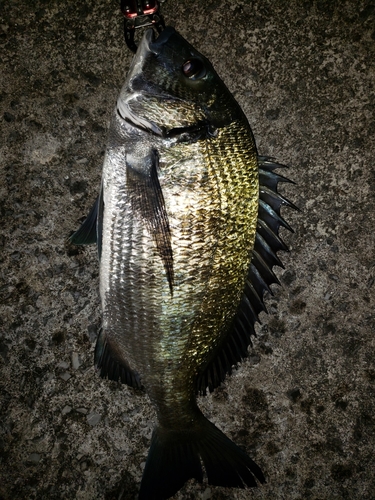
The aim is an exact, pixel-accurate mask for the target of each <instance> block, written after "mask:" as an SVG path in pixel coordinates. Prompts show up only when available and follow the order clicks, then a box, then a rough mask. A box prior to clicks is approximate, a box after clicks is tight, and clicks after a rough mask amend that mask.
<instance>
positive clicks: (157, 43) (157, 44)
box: [144, 26, 176, 55]
mask: <svg viewBox="0 0 375 500" xmlns="http://www.w3.org/2000/svg"><path fill="white" fill-rule="evenodd" d="M175 34H176V30H175V29H174V28H172V26H167V27H166V28H164V29H163V31H162V32H161V33H160V34H159V36H158V37H157V38H156V40H155V37H154V39H153V40H150V38H148V42H149V45H148V46H149V50H150V51H151V52H153V53H154V54H156V55H157V54H159V52H160V49H161V47H162V46H163V45H165V44H166V43H168V41H169V39H170V38H171V36H173V35H175ZM144 36H145V35H144ZM148 37H150V35H148Z"/></svg>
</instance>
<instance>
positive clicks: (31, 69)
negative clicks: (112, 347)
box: [0, 0, 375, 500]
mask: <svg viewBox="0 0 375 500" xmlns="http://www.w3.org/2000/svg"><path fill="white" fill-rule="evenodd" d="M0 12H1V16H2V19H1V21H0V45H1V47H0V61H1V63H0V64H1V70H0V108H1V112H0V120H1V122H0V123H1V127H0V133H1V137H0V165H1V169H0V176H1V178H0V213H1V227H0V230H1V236H0V247H1V253H0V260H1V284H0V293H1V299H0V371H1V376H0V391H1V410H0V412H1V414H0V497H1V498H2V499H4V500H8V499H16V498H17V499H38V500H39V499H56V500H57V499H58V500H61V499H69V500H70V499H73V498H75V499H79V500H93V499H103V500H112V499H123V500H126V499H134V498H136V496H137V492H138V489H139V484H140V479H141V475H142V469H143V466H144V462H145V459H146V455H147V449H148V445H149V442H150V437H151V432H152V427H153V422H154V419H155V414H154V410H153V409H152V408H151V407H150V405H149V401H148V399H147V397H146V396H145V395H143V394H142V393H140V392H136V391H133V390H131V389H129V388H127V387H122V386H120V385H119V384H116V383H113V382H108V381H105V380H101V379H99V377H98V376H97V374H96V373H95V370H94V368H93V348H94V343H95V338H96V335H97V332H98V328H99V326H100V307H99V300H98V263H97V258H96V251H95V249H94V248H84V249H82V248H73V247H71V246H69V245H68V244H67V242H66V237H67V235H68V234H69V233H70V231H71V230H73V229H75V228H77V226H78V224H79V220H80V218H81V217H82V216H84V215H85V214H86V213H87V211H88V209H89V208H90V206H91V204H92V202H93V200H94V199H95V197H96V193H97V191H98V187H99V182H100V168H101V163H102V160H103V153H104V149H105V143H106V131H107V126H108V119H109V116H110V113H111V111H112V109H113V106H114V103H115V99H116V96H117V94H118V91H119V89H120V87H121V85H122V83H123V80H124V76H125V74H126V72H127V68H128V66H129V62H130V58H131V55H130V53H129V52H128V50H127V49H126V47H125V45H124V42H123V37H122V20H121V16H120V15H119V13H118V10H117V3H116V2H114V1H113V0H80V1H79V2H61V1H58V0H50V1H46V0H34V1H26V0H6V1H1V2H0ZM164 14H165V18H166V20H167V22H168V23H170V24H172V25H175V26H176V28H178V29H179V30H180V31H181V33H182V34H183V35H184V36H185V37H186V38H187V39H188V40H190V42H191V43H193V44H194V45H195V46H196V47H197V48H198V49H199V50H201V51H202V52H203V53H204V54H205V55H206V56H207V57H208V58H209V59H210V60H211V61H212V62H213V64H214V66H215V67H216V69H217V71H218V73H219V74H220V75H221V76H222V78H223V79H224V81H225V82H226V83H227V85H228V87H229V88H230V90H231V91H232V92H233V93H234V95H235V96H236V98H237V100H238V101H239V102H240V104H241V105H242V107H243V109H244V110H245V113H246V114H247V116H248V118H249V121H250V123H251V125H252V127H253V131H254V134H255V137H256V140H257V144H258V148H259V151H260V153H262V154H264V155H271V156H274V157H276V158H277V159H278V160H280V161H281V162H283V163H286V164H288V165H290V167H291V168H290V170H289V172H288V175H289V177H290V178H292V179H294V180H295V181H296V183H297V185H296V186H285V188H283V192H284V193H285V194H286V195H287V196H288V197H289V198H291V199H292V200H293V201H295V203H296V204H297V205H298V206H299V207H300V209H301V212H300V213H296V212H292V211H288V213H285V215H286V216H287V218H288V220H289V221H290V222H291V224H292V225H293V227H294V228H295V234H294V235H290V234H286V233H285V235H284V236H285V240H286V241H287V243H288V244H289V246H290V250H291V252H290V254H287V255H285V256H283V261H284V263H285V270H279V271H278V275H279V278H280V280H281V282H282V285H283V287H282V288H275V289H274V292H275V295H274V296H273V297H269V298H268V299H267V306H268V309H269V315H268V316H266V315H262V318H261V319H262V322H263V324H262V325H261V326H260V327H259V328H258V338H257V339H256V340H255V341H254V347H253V349H252V351H251V356H250V357H249V358H248V359H247V360H246V361H245V362H244V363H243V364H242V365H241V367H240V368H239V369H238V370H237V371H236V372H235V373H234V374H233V375H232V376H231V377H228V378H227V380H226V382H225V384H223V385H222V387H220V388H219V389H218V390H217V391H216V392H215V393H214V394H213V395H211V396H208V397H207V398H205V399H203V398H202V399H200V405H201V407H202V409H203V411H204V412H205V414H206V415H207V416H208V417H209V418H210V419H211V420H212V421H214V422H215V423H216V424H217V425H218V426H219V427H220V428H221V429H223V430H224V431H225V432H226V434H227V435H228V436H230V437H231V438H232V439H234V440H235V441H236V442H237V443H239V444H240V445H241V446H243V447H244V448H245V449H246V450H247V451H248V452H249V454H250V455H251V456H252V457H253V458H254V459H255V460H256V461H257V462H258V463H259V464H260V465H261V466H262V468H263V470H264V471H265V474H266V476H267V484H266V485H264V486H263V487H261V488H258V489H256V490H251V491H250V490H228V489H224V488H215V487H209V488H208V486H207V484H203V485H199V484H196V483H195V482H193V481H191V482H189V483H188V484H187V485H185V486H184V487H183V489H182V490H181V491H180V492H179V493H178V494H177V495H176V497H175V498H176V499H178V500H187V499H193V498H194V499H195V498H197V499H203V498H204V499H205V500H207V499H209V498H212V499H215V500H219V499H220V500H224V499H228V500H229V499H249V498H251V499H262V500H263V499H267V500H268V499H288V500H292V499H295V500H297V499H298V500H299V499H311V500H318V499H319V500H323V499H324V500H326V499H330V500H335V499H337V500H338V499H340V500H342V499H350V500H353V499H361V500H370V499H372V498H374V490H375V480H374V470H375V460H374V451H373V449H374V439H375V416H374V415H375V404H374V390H375V387H374V386H375V367H374V347H375V345H374V344H375V341H374V329H375V311H374V280H375V253H374V242H375V238H374V213H375V207H374V205H375V203H374V197H373V193H374V190H375V170H374V164H373V159H374V157H375V151H374V149H375V143H374V135H375V118H374V109H375V93H374V82H375V28H374V26H375V6H374V4H373V2H370V1H365V0H358V1H355V2H353V1H352V0H342V1H340V2H334V1H331V0H298V1H297V0H288V1H286V0H252V1H250V0H242V1H240V0H232V1H230V2H229V1H223V0H215V1H213V0H207V1H205V2H199V1H198V0H189V1H188V0H179V1H178V2H177V1H175V0H168V1H167V2H166V4H165V6H164Z"/></svg>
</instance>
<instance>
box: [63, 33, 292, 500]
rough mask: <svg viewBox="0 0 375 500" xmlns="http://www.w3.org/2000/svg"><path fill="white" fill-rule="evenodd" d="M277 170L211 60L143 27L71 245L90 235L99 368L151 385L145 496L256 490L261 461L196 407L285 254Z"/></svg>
mask: <svg viewBox="0 0 375 500" xmlns="http://www.w3.org/2000/svg"><path fill="white" fill-rule="evenodd" d="M280 167H282V165H280V164H278V163H276V162H275V161H274V160H273V159H271V158H268V157H264V156H260V155H258V152H257V148H256V144H255V140H254V137H253V133H252V131H251V128H250V125H249V123H248V120H247V118H246V116H245V114H244V112H243V111H242V109H241V107H240V106H239V104H238V103H237V102H236V100H235V98H234V97H233V96H232V94H231V93H230V91H229V90H228V89H227V87H226V86H225V84H224V83H223V81H222V80H221V79H220V77H219V76H218V74H217V73H216V71H215V70H214V68H213V66H212V65H211V63H210V62H209V60H208V59H207V58H206V57H205V56H203V55H202V54H201V53H200V52H198V51H197V50H196V49H195V48H194V47H193V46H192V45H190V43H189V42H188V41H186V40H185V39H184V38H183V37H182V36H181V35H180V34H179V33H178V32H177V31H176V30H175V29H174V28H172V27H166V28H165V29H164V30H163V31H162V32H161V34H159V36H158V37H156V35H155V34H154V32H153V30H152V29H148V30H147V31H145V33H144V35H143V37H142V40H141V43H140V45H139V47H138V50H137V52H136V54H135V56H134V58H133V60H132V63H131V66H130V69H129V72H128V74H127V77H126V81H125V83H124V86H123V88H122V89H121V92H120V94H119V97H118V100H117V105H116V107H115V110H114V112H113V115H112V118H111V123H110V127H109V133H108V144H107V149H106V153H105V159H104V165H103V173H102V183H101V188H100V193H99V196H98V198H97V200H96V202H95V204H94V206H93V208H92V209H91V211H90V213H89V215H88V216H87V218H86V219H85V221H84V222H83V224H82V225H81V227H80V228H79V229H78V230H77V231H76V232H75V233H74V234H73V235H72V236H71V238H70V240H71V242H72V243H74V244H77V245H83V244H91V243H96V244H97V246H98V254H99V262H100V297H101V307H102V327H101V330H100V333H99V336H98V340H97V343H96V348H95V365H96V367H97V369H98V370H99V372H100V375H101V376H102V377H104V378H108V379H110V380H116V381H119V380H120V381H121V382H122V383H125V384H127V385H129V386H131V387H133V388H138V389H144V390H145V391H146V393H147V394H148V396H149V398H150V400H151V402H152V404H153V405H154V407H155V410H156V416H157V423H156V425H155V428H154V430H153V433H152V437H151V445H150V449H149V453H148V457H147V461H146V465H145V468H144V472H143V477H142V481H141V485H140V492H139V499H140V500H146V499H147V500H150V499H154V500H162V499H167V498H169V497H171V496H172V495H174V494H175V493H176V492H177V491H178V490H179V489H180V488H181V487H182V486H183V485H184V484H185V482H186V481H187V480H189V479H191V478H193V479H196V480H197V481H198V482H202V481H203V477H204V476H203V469H202V465H203V467H204V470H205V473H206V476H207V481H208V483H209V484H211V485H216V486H224V487H237V488H244V487H256V486H258V484H262V483H264V482H265V480H266V479H265V476H264V474H263V472H262V470H261V468H260V467H259V466H258V465H257V464H256V463H255V462H254V461H253V460H252V459H251V458H250V457H249V456H248V455H247V453H246V452H245V451H243V450H242V449H241V448H240V447H239V446H237V445H236V444H235V443H234V442H233V441H231V440H230V439H229V438H228V437H227V436H226V435H225V434H224V433H223V432H222V431H221V430H219V429H218V427H216V426H215V425H214V424H213V423H212V422H210V421H209V420H208V419H207V418H206V417H205V416H204V415H203V413H202V412H201V410H200V409H199V407H198V404H197V395H205V394H206V393H207V391H210V392H211V391H213V390H215V388H217V387H218V386H219V385H220V384H221V383H222V382H223V380H224V379H225V377H226V375H227V374H229V373H231V371H232V369H233V367H234V366H237V365H238V363H240V362H241V361H242V360H243V359H244V358H245V357H246V356H247V354H248V348H249V346H251V345H252V341H251V338H252V337H253V336H254V335H255V330H254V325H255V323H256V322H257V321H259V314H260V313H261V312H262V311H266V306H265V304H264V294H265V292H266V291H268V292H269V293H271V294H272V289H271V288H270V286H271V285H272V284H274V283H278V284H279V281H278V279H277V277H276V275H275V273H274V271H273V267H274V266H276V265H277V266H282V263H281V261H280V259H279V257H278V255H277V253H278V251H279V250H284V251H287V250H288V249H287V246H286V244H285V243H284V242H283V241H282V239H281V238H280V236H279V229H280V227H284V228H286V229H288V230H291V231H292V228H291V227H290V226H289V224H288V223H287V222H286V221H285V220H284V218H283V217H282V215H281V208H282V207H284V206H289V207H292V208H296V207H295V206H294V204H293V203H291V202H290V201H288V200H287V199H286V198H285V197H283V196H282V195H281V194H279V192H278V189H277V188H278V184H279V182H290V181H288V179H287V178H285V177H283V176H282V175H280V174H279V173H276V171H275V170H276V169H278V168H280Z"/></svg>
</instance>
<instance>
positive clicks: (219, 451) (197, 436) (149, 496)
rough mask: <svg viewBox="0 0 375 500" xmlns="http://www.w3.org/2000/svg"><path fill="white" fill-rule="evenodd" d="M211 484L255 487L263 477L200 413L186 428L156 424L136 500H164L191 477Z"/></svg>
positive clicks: (255, 465)
mask: <svg viewBox="0 0 375 500" xmlns="http://www.w3.org/2000/svg"><path fill="white" fill-rule="evenodd" d="M201 461H202V462H203V465H204V468H205V470H206V473H207V477H208V483H209V484H212V485H215V486H226V487H237V488H244V487H245V485H246V486H250V487H256V486H257V482H256V480H255V478H256V479H258V481H259V482H261V483H264V482H265V478H264V476H263V473H262V471H261V469H260V467H258V465H257V464H256V463H255V462H253V460H251V458H249V457H248V456H247V455H246V453H245V452H244V451H242V450H241V449H240V448H239V447H238V446H237V445H236V444H234V443H233V441H231V440H230V439H229V438H227V437H226V436H225V434H223V433H222V432H221V431H220V430H219V429H218V428H217V427H215V425H214V424H212V423H211V422H210V421H209V420H207V419H206V418H205V417H204V416H203V415H201V419H200V420H199V423H198V425H197V426H195V427H194V428H193V429H188V430H186V429H185V430H181V431H180V430H179V431H176V430H169V429H165V428H162V427H157V428H156V429H155V430H154V432H153V435H152V440H151V446H150V451H149V454H148V457H147V462H146V466H145V470H144V473H143V478H142V483H141V490H140V493H139V500H165V499H167V498H169V497H171V496H172V495H174V494H175V493H176V492H177V491H178V490H179V489H180V488H181V487H182V486H183V485H184V483H185V482H186V481H187V480H188V479H191V478H195V479H197V480H198V481H199V482H202V480H203V473H202V466H201Z"/></svg>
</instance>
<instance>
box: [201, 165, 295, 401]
mask: <svg viewBox="0 0 375 500" xmlns="http://www.w3.org/2000/svg"><path fill="white" fill-rule="evenodd" d="M258 165H259V208H258V223H257V231H256V237H255V243H254V249H253V255H252V260H251V265H250V269H249V273H248V277H247V281H246V285H245V289H244V293H243V297H242V300H241V303H240V305H239V308H238V311H237V314H236V316H235V318H234V320H233V324H232V328H231V330H230V331H229V333H228V335H227V336H226V337H225V339H224V340H223V342H222V344H221V346H220V347H219V350H218V352H217V354H216V356H215V357H214V358H213V359H212V360H211V361H210V362H209V363H208V365H207V366H206V368H205V369H204V370H203V371H202V373H200V374H199V375H198V378H197V385H196V390H197V392H198V393H200V394H206V391H207V387H208V389H209V391H210V392H211V391H213V390H214V389H215V388H216V387H218V386H219V385H220V384H221V382H222V381H223V380H224V378H225V376H226V374H227V373H231V371H232V367H233V366H234V365H237V363H239V362H240V361H241V360H242V359H243V358H245V357H246V356H247V354H248V347H249V345H251V336H252V335H254V336H255V330H254V324H255V323H256V322H257V321H258V322H259V318H258V316H259V314H260V313H261V312H262V311H265V312H267V309H266V306H265V305H264V301H263V296H264V293H265V291H268V292H270V293H272V291H271V289H270V285H272V284H273V283H276V284H280V283H279V280H278V279H277V277H276V276H275V274H274V272H273V270H272V268H273V266H280V267H283V265H282V263H281V261H280V259H279V258H278V256H277V252H278V251H279V250H284V251H288V248H287V246H286V245H285V243H284V242H283V241H282V240H281V238H280V237H279V229H280V226H283V227H285V228H287V229H289V230H290V231H292V232H293V230H292V228H291V227H290V226H289V224H287V222H286V221H285V220H284V219H283V217H282V216H281V215H280V208H281V207H282V206H289V207H291V208H294V209H297V207H296V206H295V205H294V204H293V203H291V202H290V201H288V200H287V199H286V198H284V197H283V196H281V195H280V194H279V193H278V192H277V186H278V183H279V182H292V181H290V180H288V179H286V178H285V177H283V176H281V175H279V174H277V173H275V172H274V170H275V169H276V168H283V167H284V168H285V165H280V164H278V163H275V162H273V161H272V160H271V159H269V158H266V157H264V156H260V157H258Z"/></svg>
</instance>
